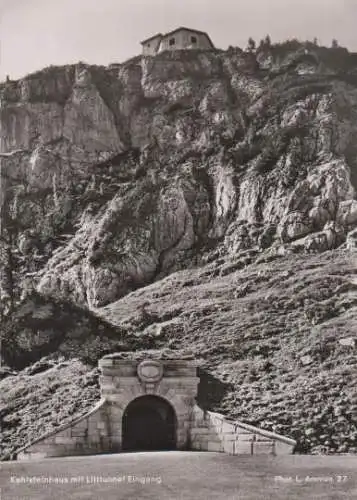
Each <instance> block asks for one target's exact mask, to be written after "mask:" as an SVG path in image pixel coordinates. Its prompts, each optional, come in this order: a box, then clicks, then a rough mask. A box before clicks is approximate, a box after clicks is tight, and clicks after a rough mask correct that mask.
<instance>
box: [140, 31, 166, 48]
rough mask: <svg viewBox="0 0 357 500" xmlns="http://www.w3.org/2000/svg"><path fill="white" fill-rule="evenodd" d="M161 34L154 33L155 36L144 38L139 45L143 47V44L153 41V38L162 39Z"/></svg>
mask: <svg viewBox="0 0 357 500" xmlns="http://www.w3.org/2000/svg"><path fill="white" fill-rule="evenodd" d="M163 36H164V35H163V34H162V33H156V35H153V36H150V37H149V38H145V40H143V41H142V42H140V43H141V45H144V43H147V42H150V41H151V40H154V38H163Z"/></svg>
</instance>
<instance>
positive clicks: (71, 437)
mask: <svg viewBox="0 0 357 500" xmlns="http://www.w3.org/2000/svg"><path fill="white" fill-rule="evenodd" d="M108 409H109V407H108V403H107V402H106V401H105V399H101V400H100V401H99V403H98V404H97V405H96V406H95V407H94V408H93V409H92V410H91V411H90V412H89V413H87V414H85V415H83V416H82V417H80V418H78V419H76V420H74V421H73V422H70V423H69V424H66V425H64V426H61V427H60V428H59V429H56V430H55V431H52V432H50V433H47V434H45V435H44V436H42V437H40V438H39V439H38V440H36V441H34V442H32V443H30V444H28V445H26V446H25V447H23V448H22V449H20V450H18V452H17V459H18V460H31V459H33V458H46V457H61V456H71V455H88V454H96V453H105V452H108V451H110V450H111V442H110V421H109V419H108V413H109V412H108Z"/></svg>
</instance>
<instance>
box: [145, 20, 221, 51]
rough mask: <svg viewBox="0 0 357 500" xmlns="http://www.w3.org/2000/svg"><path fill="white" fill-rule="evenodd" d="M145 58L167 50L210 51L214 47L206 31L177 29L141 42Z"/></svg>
mask: <svg viewBox="0 0 357 500" xmlns="http://www.w3.org/2000/svg"><path fill="white" fill-rule="evenodd" d="M141 45H142V47H143V55H144V56H154V55H156V54H159V53H160V52H164V51H166V50H195V49H201V50H209V49H214V48H215V47H214V45H213V42H212V40H211V39H210V37H209V35H208V34H207V33H205V32H204V31H199V30H194V29H190V28H184V27H183V26H181V27H180V28H176V29H175V30H173V31H170V32H169V33H165V34H162V33H157V34H156V35H153V36H151V37H150V38H147V39H146V40H143V41H142V42H141Z"/></svg>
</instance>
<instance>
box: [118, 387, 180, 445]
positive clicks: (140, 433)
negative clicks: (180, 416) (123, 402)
mask: <svg viewBox="0 0 357 500" xmlns="http://www.w3.org/2000/svg"><path fill="white" fill-rule="evenodd" d="M122 423H123V439H122V449H123V451H159V450H162V451H163V450H175V449H176V415H175V410H174V409H173V408H172V406H171V405H170V404H169V403H168V402H167V401H165V400H164V399H163V398H160V397H158V396H141V397H139V398H137V399H134V400H133V401H132V402H131V403H130V404H129V405H128V406H127V408H126V410H125V412H124V415H123V422H122Z"/></svg>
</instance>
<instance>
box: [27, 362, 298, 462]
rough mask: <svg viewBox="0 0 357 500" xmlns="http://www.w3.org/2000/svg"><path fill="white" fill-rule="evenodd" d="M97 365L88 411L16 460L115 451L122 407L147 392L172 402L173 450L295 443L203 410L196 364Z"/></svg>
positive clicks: (237, 449)
mask: <svg viewBox="0 0 357 500" xmlns="http://www.w3.org/2000/svg"><path fill="white" fill-rule="evenodd" d="M99 366H100V369H101V372H102V375H101V377H100V383H101V393H102V399H101V400H100V401H99V403H98V404H97V405H96V406H95V407H94V408H93V410H91V411H90V412H89V413H87V414H86V415H84V416H82V417H80V418H77V419H76V420H73V421H72V422H70V423H68V424H66V425H64V426H62V427H60V428H58V429H56V430H55V431H53V432H51V433H47V434H45V435H44V436H42V437H41V438H39V439H38V440H36V441H35V442H32V443H29V444H28V445H26V446H25V447H23V448H22V449H21V450H18V453H17V458H18V460H31V459H33V458H45V457H59V456H70V455H86V454H97V453H115V452H120V451H121V449H122V421H123V415H124V412H125V410H126V408H127V407H128V405H129V404H130V403H131V402H132V401H133V400H135V399H137V398H140V397H141V396H145V395H147V394H151V395H154V396H157V397H158V398H161V399H163V400H165V401H166V402H168V403H170V405H171V406H172V408H173V410H174V412H175V415H176V419H177V428H176V441H177V449H191V450H202V451H215V452H223V453H229V454H231V455H240V454H249V455H255V454H272V455H279V454H288V453H292V452H293V449H294V447H295V446H296V442H295V441H294V440H292V439H289V438H286V437H284V436H279V435H277V434H274V433H271V432H268V431H264V430H261V429H258V428H256V427H253V426H251V425H247V424H244V423H242V422H237V421H232V420H229V419H227V418H225V417H224V416H223V415H220V414H218V413H213V412H210V411H203V410H202V409H201V408H200V407H199V406H198V405H197V404H196V402H195V398H196V395H197V386H198V382H199V378H198V377H197V376H196V372H197V367H196V365H195V363H191V362H187V361H178V360H169V361H161V362H156V361H153V360H147V361H144V362H141V363H140V362H136V361H129V360H122V359H119V358H116V356H115V355H108V356H105V357H104V358H103V359H102V360H101V361H100V363H99ZM156 371H157V373H158V376H156ZM155 377H156V378H155Z"/></svg>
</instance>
